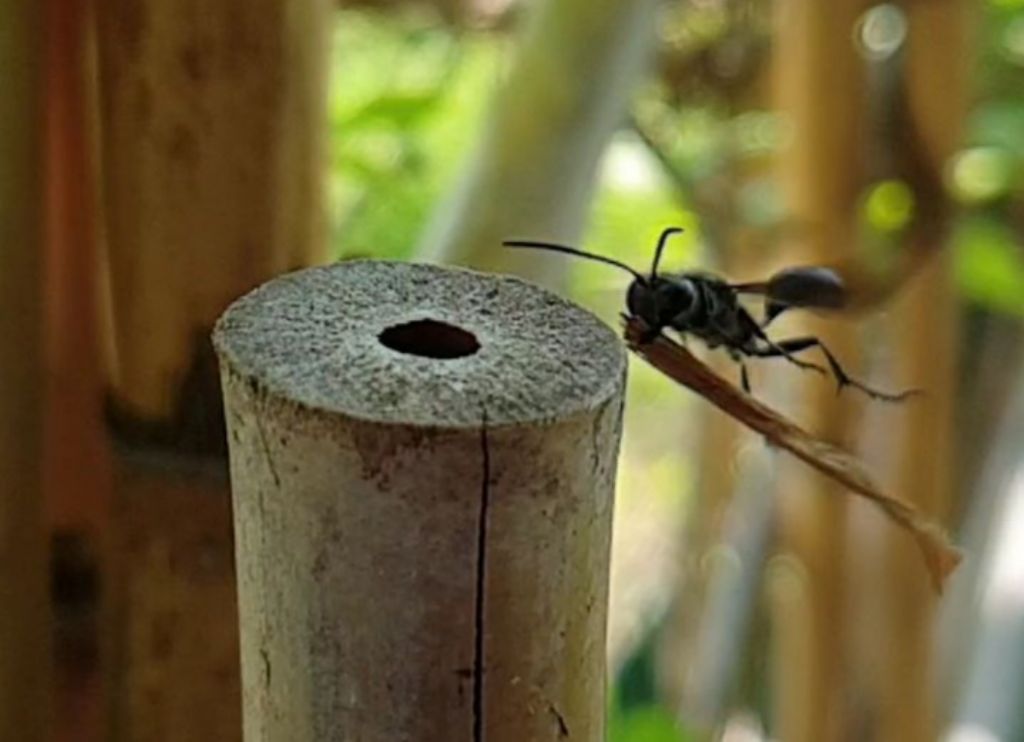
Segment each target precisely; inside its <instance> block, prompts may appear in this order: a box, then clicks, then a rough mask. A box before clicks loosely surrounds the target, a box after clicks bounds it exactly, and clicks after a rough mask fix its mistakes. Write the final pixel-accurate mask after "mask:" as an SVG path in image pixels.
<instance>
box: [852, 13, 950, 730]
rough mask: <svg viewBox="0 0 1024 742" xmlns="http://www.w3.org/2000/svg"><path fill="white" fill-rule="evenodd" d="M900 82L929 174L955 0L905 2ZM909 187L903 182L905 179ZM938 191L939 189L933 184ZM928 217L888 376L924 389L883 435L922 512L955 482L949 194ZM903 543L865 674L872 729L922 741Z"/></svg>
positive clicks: (924, 716) (899, 484)
mask: <svg viewBox="0 0 1024 742" xmlns="http://www.w3.org/2000/svg"><path fill="white" fill-rule="evenodd" d="M905 5H906V13H907V21H908V36H907V49H906V83H905V85H906V91H907V97H908V100H907V104H908V113H909V122H908V123H909V124H910V125H911V126H912V133H913V135H914V136H916V137H917V138H918V140H919V142H920V144H921V149H922V152H923V154H924V155H925V158H926V160H927V162H926V163H925V165H926V166H927V167H928V168H929V170H930V172H931V173H932V175H933V178H934V179H935V180H936V181H941V178H942V173H943V172H944V170H945V166H946V162H947V161H948V160H949V158H950V157H951V156H952V155H953V154H954V153H955V152H956V150H957V148H958V147H959V146H960V145H961V143H962V139H961V138H962V134H963V121H964V116H965V112H966V106H967V86H966V79H967V73H968V58H967V54H966V52H967V39H968V31H969V28H970V25H969V23H968V13H969V4H968V3H967V2H965V0H942V1H941V2H933V3H919V2H908V3H906V4H905ZM911 186H913V183H911ZM938 197H939V198H941V197H942V194H938ZM918 212H919V213H922V214H924V215H925V216H923V217H922V219H925V220H927V222H928V223H921V224H919V225H915V226H916V228H915V229H914V230H912V234H911V237H910V239H911V240H913V241H916V242H918V243H921V242H923V243H925V244H915V245H909V246H908V247H907V249H915V248H916V249H919V250H922V251H927V252H931V253H933V257H932V258H931V260H930V262H929V263H928V264H927V265H925V266H924V267H923V268H922V269H921V270H920V271H919V273H918V274H917V275H916V276H914V277H913V278H912V279H911V280H910V281H909V283H908V285H907V287H906V289H905V291H904V293H903V295H902V296H900V297H899V300H898V301H897V302H896V303H895V307H894V309H895V311H894V312H893V317H892V319H893V324H894V327H895V332H894V338H893V345H894V347H898V348H901V349H903V350H902V352H901V353H900V354H899V355H898V357H897V358H898V361H897V364H898V368H897V369H896V372H895V373H896V378H897V380H898V381H900V382H901V383H905V384H909V385H912V386H918V387H921V388H923V389H925V390H927V395H928V396H927V399H926V400H922V402H920V403H917V404H912V405H907V406H906V408H905V409H904V410H902V414H901V418H902V420H901V422H902V427H901V429H900V435H899V436H898V437H896V436H894V437H893V438H892V443H891V445H892V447H893V448H894V449H895V453H894V454H893V456H894V458H893V467H894V468H893V470H892V476H893V480H894V483H893V490H894V491H896V492H899V494H900V496H901V497H903V498H905V499H906V500H907V501H908V502H910V503H912V504H914V505H916V506H917V507H918V508H920V509H921V510H922V511H923V512H927V513H930V514H931V515H933V516H934V517H937V518H941V517H942V516H943V515H945V514H946V513H948V511H949V508H950V505H951V502H952V496H953V491H954V487H955V482H956V481H957V480H956V470H957V458H958V457H957V451H956V450H955V445H954V406H955V404H956V400H957V396H958V394H957V388H956V386H957V385H956V377H957V347H958V346H957V336H958V332H957V325H958V321H957V320H958V317H959V312H960V310H959V307H958V302H957V298H956V292H955V289H954V286H953V278H952V255H950V254H949V252H948V251H944V250H940V248H941V247H942V246H943V244H942V243H943V241H945V240H946V239H947V237H948V231H949V220H950V218H951V216H952V214H951V204H949V203H948V202H942V203H937V204H928V205H927V206H926V208H919V209H918ZM915 556H916V555H915V554H914V547H913V545H911V544H909V543H907V540H906V539H904V538H901V537H900V534H897V533H894V532H891V531H886V532H885V535H884V541H883V552H882V559H883V561H882V564H881V573H880V574H881V575H882V576H883V578H882V579H883V583H882V592H881V598H880V603H881V605H882V606H884V615H883V616H882V624H881V627H882V630H881V631H880V632H878V637H879V642H880V644H881V647H880V651H879V652H878V653H877V657H878V658H879V659H880V661H881V663H882V666H876V667H874V668H873V672H872V677H873V678H875V679H876V681H877V685H876V686H875V691H876V693H877V694H878V697H877V698H876V699H875V703H876V704H877V718H878V729H877V739H882V740H889V739H892V740H900V741H901V742H930V741H931V740H935V739H938V738H939V736H940V735H939V726H938V722H939V720H938V718H937V714H938V709H937V707H936V691H937V678H936V669H937V663H936V660H935V651H934V650H935V626H934V624H935V618H936V608H937V601H936V597H935V595H934V594H933V593H932V591H931V590H930V589H929V587H928V585H927V584H926V583H925V581H924V580H922V579H921V571H920V567H919V565H917V564H915Z"/></svg>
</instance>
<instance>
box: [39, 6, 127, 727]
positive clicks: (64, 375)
mask: <svg viewBox="0 0 1024 742" xmlns="http://www.w3.org/2000/svg"><path fill="white" fill-rule="evenodd" d="M46 28H47V69H46V111H45V116H46V171H45V172H46V209H47V214H46V230H47V232H46V238H45V242H46V269H45V274H46V282H45V286H46V306H45V310H46V312H47V316H46V323H45V324H46V365H47V374H46V410H45V436H44V441H45V444H44V445H45V452H44V461H45V465H44V474H43V489H44V492H45V495H46V500H47V505H48V507H49V509H50V523H51V527H52V528H53V529H54V542H53V548H54V554H53V566H52V572H53V580H54V595H53V599H54V611H55V619H56V627H57V633H56V662H57V667H56V671H57V697H56V699H57V700H56V702H57V713H56V714H55V717H56V725H55V726H56V728H57V735H58V739H63V740H74V741H75V742H89V741H90V740H100V739H105V738H106V732H105V729H104V725H105V711H106V707H105V704H103V703H102V702H101V699H102V696H103V693H102V681H101V679H102V677H103V674H102V672H101V668H100V666H99V658H100V656H101V655H102V651H101V649H100V641H101V640H102V639H103V637H101V636H100V631H101V626H102V618H101V616H102V615H103V613H102V607H103V606H102V596H103V591H102V590H101V589H99V586H100V585H101V584H102V582H103V579H104V577H106V576H107V575H108V566H109V565H108V560H107V553H108V550H109V536H110V485H111V482H110V478H111V473H110V451H109V449H108V447H107V445H106V443H107V441H106V431H105V429H104V426H103V414H102V404H101V401H102V396H101V394H102V392H101V390H102V382H101V378H102V372H101V363H100V347H99V334H100V333H99V311H98V309H99V306H98V283H97V277H98V267H99V257H98V251H97V235H96V204H97V199H96V190H97V189H96V184H97V171H96V167H95V153H96V150H95V137H94V134H95V126H94V122H95V110H94V101H93V96H94V95H95V63H94V61H95V60H94V58H93V55H92V54H91V52H93V51H94V45H93V44H91V43H90V42H91V41H93V39H92V35H91V33H90V32H91V31H92V29H93V24H92V3H91V2H90V0H49V1H48V2H47V3H46Z"/></svg>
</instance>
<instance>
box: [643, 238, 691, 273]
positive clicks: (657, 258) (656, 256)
mask: <svg viewBox="0 0 1024 742" xmlns="http://www.w3.org/2000/svg"><path fill="white" fill-rule="evenodd" d="M683 231H684V230H683V228H682V227H668V228H666V229H665V230H663V231H662V233H661V237H659V238H658V247H657V248H656V249H655V251H654V262H653V263H651V278H654V277H655V276H657V275H658V264H659V263H660V262H661V253H662V252H663V251H664V250H665V243H666V242H668V238H669V237H671V236H672V235H674V234H680V233H681V232H683Z"/></svg>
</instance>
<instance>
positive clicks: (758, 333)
mask: <svg viewBox="0 0 1024 742" xmlns="http://www.w3.org/2000/svg"><path fill="white" fill-rule="evenodd" d="M740 318H741V319H742V321H743V322H744V324H746V325H747V328H748V329H749V330H750V333H751V334H752V335H753V336H754V337H755V338H757V339H758V340H760V341H761V342H762V343H764V344H765V345H766V346H767V348H759V347H757V345H755V344H753V343H751V344H750V345H751V346H752V347H745V348H743V352H744V353H746V354H747V355H751V356H758V357H760V358H778V357H781V358H785V359H786V360H787V361H789V362H790V363H792V364H793V365H794V366H799V367H800V368H802V369H807V370H813V371H817V372H818V373H819V374H824V373H825V369H824V368H822V367H821V366H819V365H818V364H817V363H808V362H807V361H801V360H800V359H799V358H795V357H794V356H793V353H794V352H799V350H797V351H794V350H793V349H791V348H785V347H783V346H782V344H781V343H776V342H775V341H774V340H772V339H771V338H770V337H768V336H767V335H766V334H765V332H764V330H762V329H761V327H760V326H759V325H758V324H757V322H756V321H755V320H754V318H753V317H751V316H750V314H749V313H748V312H746V311H743V312H742V314H741V315H740ZM766 350H770V351H772V352H770V353H768V352H765V351H766ZM800 350H802V348H801V349H800Z"/></svg>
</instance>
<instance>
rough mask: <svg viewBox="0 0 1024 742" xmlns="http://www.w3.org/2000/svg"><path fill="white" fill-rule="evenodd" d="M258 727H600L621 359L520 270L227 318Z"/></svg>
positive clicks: (521, 731) (351, 268)
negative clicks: (518, 274)
mask: <svg viewBox="0 0 1024 742" xmlns="http://www.w3.org/2000/svg"><path fill="white" fill-rule="evenodd" d="M215 342H216V344H217V347H218V352H219V355H220V359H221V368H222V380H223V384H224V389H225V401H226V405H227V416H228V420H229V425H230V441H231V478H232V490H233V501H234V508H235V522H236V531H237V535H238V541H237V558H238V574H239V597H240V611H241V627H242V671H243V687H244V692H243V697H244V699H245V710H244V716H245V738H246V740H248V741H249V742H255V741H256V740H284V739H288V740H306V741H308V742H316V741H318V740H335V739H359V740H367V741H368V742H369V741H372V740H382V741H384V740H397V739H417V740H457V739H466V740H470V739H471V740H484V739H487V740H497V741H500V740H507V741H508V742H521V741H522V740H539V739H552V740H555V739H563V738H565V739H581V740H598V739H603V738H604V717H605V710H606V699H605V672H606V660H605V636H606V623H607V609H608V568H609V556H610V537H611V520H612V511H613V507H612V505H613V491H614V481H615V471H616V458H617V452H618V441H619V435H620V430H621V416H622V400H623V388H624V381H625V370H626V364H625V357H624V356H625V354H624V352H623V349H622V346H621V344H620V343H619V342H618V340H617V338H616V337H615V336H614V334H613V333H612V332H611V331H610V330H609V329H608V328H607V327H606V326H605V325H603V324H602V323H601V322H599V321H598V320H597V319H596V318H594V317H592V316H591V315H589V314H587V313H586V312H584V311H583V310H581V309H579V308H577V307H574V306H572V305H570V304H568V303H567V302H565V301H564V300H562V299H559V298H557V297H556V296H554V295H552V294H550V293H548V292H546V291H543V290H541V289H539V288H537V287H535V286H531V285H529V284H525V283H523V282H521V281H518V280H516V279H513V278H506V277H498V276H488V275H484V274H479V273H471V272H468V271H460V270H452V269H447V270H446V269H441V268H436V267H431V266H425V265H415V264H407V263H384V262H374V261H351V262H346V263H342V264H339V265H335V266H331V267H329V268H323V269H319V268H314V269H310V270H307V271H302V272H299V273H296V274H292V275H289V276H286V277H283V278H281V279H277V280H275V281H272V282H271V283H269V284H267V285H265V286H264V287H262V288H261V289H259V290H257V291H255V292H253V293H252V294H250V295H249V296H247V297H245V298H244V299H242V300H240V301H239V302H237V303H235V304H234V305H233V306H232V307H231V309H229V310H228V312H227V313H226V314H225V315H224V317H223V318H222V319H221V320H220V322H219V323H218V328H217V331H216V334H215Z"/></svg>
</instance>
